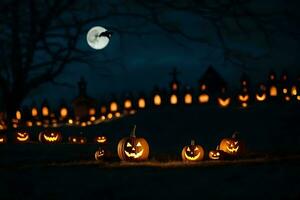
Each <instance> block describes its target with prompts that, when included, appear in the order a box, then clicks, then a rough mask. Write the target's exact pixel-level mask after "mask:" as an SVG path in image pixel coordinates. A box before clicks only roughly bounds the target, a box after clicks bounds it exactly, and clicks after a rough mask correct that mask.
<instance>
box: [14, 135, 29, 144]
mask: <svg viewBox="0 0 300 200" xmlns="http://www.w3.org/2000/svg"><path fill="white" fill-rule="evenodd" d="M28 138H29V136H28V135H26V136H24V134H18V136H17V140H18V141H21V142H25V141H27V140H28Z"/></svg>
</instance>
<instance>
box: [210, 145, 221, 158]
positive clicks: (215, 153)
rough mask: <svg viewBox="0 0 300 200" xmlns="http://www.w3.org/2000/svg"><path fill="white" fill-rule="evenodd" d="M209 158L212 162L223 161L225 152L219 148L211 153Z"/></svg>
mask: <svg viewBox="0 0 300 200" xmlns="http://www.w3.org/2000/svg"><path fill="white" fill-rule="evenodd" d="M208 157H209V158H210V159H211V160H222V159H223V158H224V152H223V151H222V150H220V149H219V146H217V148H216V150H211V151H209V153H208Z"/></svg>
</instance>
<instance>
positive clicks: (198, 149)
mask: <svg viewBox="0 0 300 200" xmlns="http://www.w3.org/2000/svg"><path fill="white" fill-rule="evenodd" d="M181 157H182V160H183V161H192V162H195V161H201V160H203V158H204V149H203V147H202V146H200V145H196V144H195V140H192V141H191V144H190V145H187V146H185V147H183V149H182V151H181Z"/></svg>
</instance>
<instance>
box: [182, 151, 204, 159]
mask: <svg viewBox="0 0 300 200" xmlns="http://www.w3.org/2000/svg"><path fill="white" fill-rule="evenodd" d="M200 154H201V153H200V152H199V153H198V154H197V155H195V156H194V157H191V156H188V155H187V154H186V152H184V156H185V157H186V158H187V159H188V160H192V161H194V160H197V159H198V158H199V157H200Z"/></svg>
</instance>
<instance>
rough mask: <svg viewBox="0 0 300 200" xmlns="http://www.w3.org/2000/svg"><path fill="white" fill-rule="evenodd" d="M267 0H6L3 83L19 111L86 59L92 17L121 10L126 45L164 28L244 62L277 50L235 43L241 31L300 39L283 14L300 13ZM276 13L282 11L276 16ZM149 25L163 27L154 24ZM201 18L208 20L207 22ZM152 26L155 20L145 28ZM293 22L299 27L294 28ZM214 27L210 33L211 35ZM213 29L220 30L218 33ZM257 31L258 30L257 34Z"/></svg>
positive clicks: (261, 38) (0, 49)
mask: <svg viewBox="0 0 300 200" xmlns="http://www.w3.org/2000/svg"><path fill="white" fill-rule="evenodd" d="M259 2H260V1H259V0H256V1H255V0H213V1H206V0H201V1H197V0H186V1H180V0H172V1H168V0H166V1H139V0H128V1H122V3H120V2H118V3H114V2H110V1H95V0H90V1H76V0H50V1H49V0H44V1H37V0H26V1H21V0H12V1H9V0H4V1H1V3H0V13H2V14H1V16H0V30H1V33H0V43H1V45H0V90H1V91H2V93H3V103H4V105H5V110H6V112H7V114H8V119H10V118H11V117H12V115H13V114H14V112H15V109H16V108H18V107H19V106H20V104H21V103H22V101H23V100H24V99H25V98H26V96H27V95H28V94H29V92H31V91H33V90H34V89H36V88H37V87H39V86H41V85H42V84H44V83H47V82H51V81H52V82H53V81H54V80H55V78H56V77H57V76H58V75H60V74H61V73H62V72H63V71H64V69H65V68H66V66H68V65H69V64H70V63H72V62H83V63H86V62H87V60H85V58H86V57H87V56H88V52H86V51H83V50H81V49H80V48H78V41H79V38H80V37H81V35H82V34H83V33H85V32H86V31H87V30H86V27H87V25H89V24H90V23H92V22H95V21H97V22H102V21H105V20H114V19H116V18H118V19H119V20H120V19H121V20H122V23H118V24H117V23H112V25H111V26H110V27H108V28H109V29H111V30H112V31H114V32H115V33H117V34H118V35H119V36H120V38H121V40H120V47H121V48H122V38H126V36H130V37H142V36H144V35H154V34H161V35H165V36H166V37H168V38H171V39H172V40H173V41H174V42H176V43H177V44H179V45H182V46H184V45H185V44H182V43H181V42H180V41H181V39H182V38H184V39H185V40H189V41H193V42H195V43H197V44H199V45H208V46H211V47H213V48H216V49H221V50H222V52H223V59H224V62H230V63H232V64H234V65H237V66H239V67H244V66H245V63H247V62H248V61H249V60H255V59H259V58H260V56H267V55H268V53H269V52H270V51H266V52H265V54H263V55H260V56H257V55H253V54H249V53H248V52H243V51H239V50H238V49H236V48H235V47H232V46H231V45H230V42H231V41H232V40H234V39H235V38H240V37H242V38H243V40H250V39H251V40H254V42H257V43H260V45H261V44H262V43H263V45H264V46H265V47H266V48H267V49H271V48H272V46H273V43H272V41H273V39H274V37H275V36H276V35H277V37H280V36H278V35H281V36H282V35H283V36H285V37H291V38H292V39H294V40H295V41H296V42H299V32H297V31H294V30H298V29H289V30H287V29H284V28H283V27H282V26H285V25H284V24H282V23H278V21H280V20H286V21H288V22H289V23H290V24H292V26H297V25H298V27H300V26H299V21H297V20H291V19H296V18H295V17H294V16H293V14H294V13H290V12H289V11H288V10H287V9H286V8H285V7H283V8H282V9H277V10H275V11H274V10H266V11H263V10H259V9H255V3H257V4H259ZM172 13H184V14H189V15H192V18H199V19H201V20H202V21H203V22H204V23H205V24H206V26H205V28H206V30H205V32H207V33H209V34H206V35H205V34H201V33H198V32H188V31H186V30H185V27H184V23H182V22H181V21H182V20H184V19H187V18H186V17H182V18H181V17H180V16H181V15H176V17H174V14H173V15H172ZM275 17H276V18H275ZM149 26H151V27H155V28H153V31H151V30H150V29H149ZM199 26H200V24H199ZM145 27H147V28H145ZM291 30H292V31H291ZM207 35H209V36H207ZM211 35H213V36H211ZM253 35H255V36H254V37H253Z"/></svg>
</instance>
